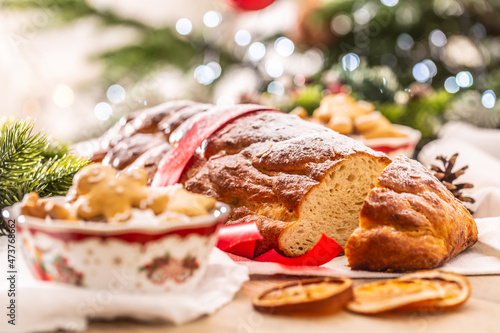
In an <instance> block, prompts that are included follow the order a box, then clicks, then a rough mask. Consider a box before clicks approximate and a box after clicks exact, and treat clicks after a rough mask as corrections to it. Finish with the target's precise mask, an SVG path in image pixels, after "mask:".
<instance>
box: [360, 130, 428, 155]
mask: <svg viewBox="0 0 500 333" xmlns="http://www.w3.org/2000/svg"><path fill="white" fill-rule="evenodd" d="M393 126H394V127H395V128H396V129H397V130H398V131H400V132H402V133H404V134H406V136H405V137H401V138H377V139H359V140H360V141H361V142H363V143H364V144H365V145H366V146H368V147H370V148H371V149H373V150H377V151H381V152H383V153H386V154H387V155H388V156H389V157H391V158H393V157H396V156H397V155H400V154H403V155H405V156H407V157H409V158H412V157H413V153H414V152H415V147H416V146H417V144H418V142H419V141H420V138H421V136H422V135H421V134H420V131H418V130H416V129H413V128H411V127H408V126H403V125H393Z"/></svg>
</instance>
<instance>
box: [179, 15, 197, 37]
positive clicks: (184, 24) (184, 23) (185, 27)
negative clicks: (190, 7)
mask: <svg viewBox="0 0 500 333" xmlns="http://www.w3.org/2000/svg"><path fill="white" fill-rule="evenodd" d="M175 30H177V32H178V33H180V34H181V35H189V34H190V33H191V31H192V30H193V24H192V23H191V21H190V20H188V19H187V18H181V19H179V20H178V21H177V23H175Z"/></svg>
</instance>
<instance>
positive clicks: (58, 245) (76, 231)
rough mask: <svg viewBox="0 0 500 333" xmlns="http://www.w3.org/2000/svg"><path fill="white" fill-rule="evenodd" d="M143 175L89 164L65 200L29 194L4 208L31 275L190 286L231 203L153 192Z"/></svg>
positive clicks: (75, 281)
mask: <svg viewBox="0 0 500 333" xmlns="http://www.w3.org/2000/svg"><path fill="white" fill-rule="evenodd" d="M145 175H146V173H145V171H144V170H141V169H134V170H129V171H127V172H126V173H116V171H115V170H114V169H113V168H108V167H105V166H102V165H101V164H92V165H90V166H87V167H85V168H83V169H82V170H81V171H80V172H78V173H77V174H76V175H75V178H74V180H73V186H72V188H71V190H70V191H69V192H68V195H67V196H66V197H53V198H43V199H42V198H39V197H38V195H37V194H36V193H30V194H27V195H26V196H25V198H24V200H23V201H22V202H20V203H17V204H15V205H14V206H12V207H10V208H9V209H8V214H9V215H10V217H11V218H14V219H16V221H17V222H18V223H17V232H18V233H19V234H20V236H21V239H22V242H21V247H22V252H23V254H24V256H25V258H26V261H27V264H28V266H29V267H30V269H31V271H32V273H33V275H34V276H35V277H36V278H37V279H39V280H45V281H55V282H61V283H67V284H72V285H76V286H81V287H88V288H95V289H110V288H111V289H113V290H116V291H117V292H163V291H186V290H189V289H191V288H192V287H194V286H195V285H196V284H197V283H198V282H199V280H200V279H201V277H202V276H203V273H204V271H205V269H206V266H207V264H208V256H209V254H210V252H211V249H212V248H213V247H214V246H215V243H216V241H217V233H218V230H219V228H220V226H221V225H222V224H224V222H225V221H226V219H227V216H228V214H229V207H228V206H227V205H225V204H223V203H219V202H217V201H215V200H214V199H212V198H209V197H206V196H203V195H200V194H193V193H189V192H187V191H186V190H184V189H183V188H182V186H172V187H165V188H155V189H152V188H150V187H147V186H146V182H147V177H146V176H145Z"/></svg>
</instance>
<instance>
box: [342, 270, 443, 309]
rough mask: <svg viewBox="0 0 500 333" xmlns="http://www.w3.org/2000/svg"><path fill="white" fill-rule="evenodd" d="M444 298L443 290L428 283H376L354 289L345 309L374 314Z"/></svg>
mask: <svg viewBox="0 0 500 333" xmlns="http://www.w3.org/2000/svg"><path fill="white" fill-rule="evenodd" d="M444 296H445V292H444V290H443V288H441V287H440V286H439V285H437V284H435V283H432V282H430V281H423V280H406V281H402V280H399V279H395V280H386V281H377V282H372V283H368V284H365V285H363V286H360V287H357V288H355V289H354V300H353V301H351V302H349V304H347V309H348V310H350V311H353V312H357V313H363V314H376V313H381V312H386V311H391V310H395V309H397V308H400V307H402V306H405V305H408V304H412V303H415V302H421V301H427V300H433V299H438V298H442V297H444Z"/></svg>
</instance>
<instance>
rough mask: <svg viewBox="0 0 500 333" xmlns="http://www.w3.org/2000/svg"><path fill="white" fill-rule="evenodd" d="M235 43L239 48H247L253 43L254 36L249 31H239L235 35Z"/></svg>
mask: <svg viewBox="0 0 500 333" xmlns="http://www.w3.org/2000/svg"><path fill="white" fill-rule="evenodd" d="M234 41H235V42H236V44H238V45H239V46H246V45H248V44H250V42H251V41H252V35H251V34H250V33H249V32H248V31H247V30H238V31H237V32H236V33H235V34H234Z"/></svg>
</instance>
